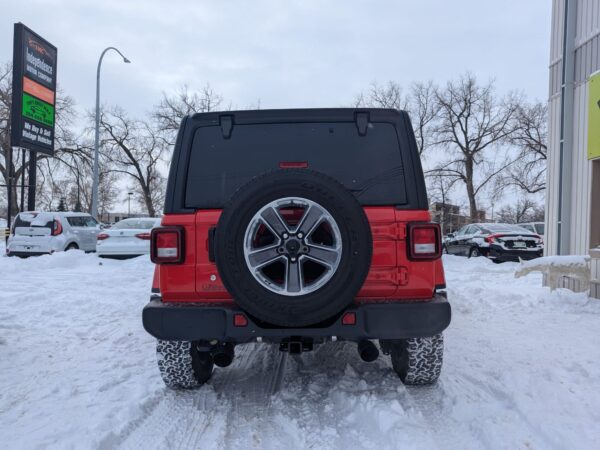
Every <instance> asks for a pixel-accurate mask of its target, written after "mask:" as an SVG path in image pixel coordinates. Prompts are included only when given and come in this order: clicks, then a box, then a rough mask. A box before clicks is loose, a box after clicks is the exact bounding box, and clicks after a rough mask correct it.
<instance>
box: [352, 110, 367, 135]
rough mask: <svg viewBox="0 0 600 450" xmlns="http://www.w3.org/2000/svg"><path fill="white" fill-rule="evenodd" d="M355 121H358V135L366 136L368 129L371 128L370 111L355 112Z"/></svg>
mask: <svg viewBox="0 0 600 450" xmlns="http://www.w3.org/2000/svg"><path fill="white" fill-rule="evenodd" d="M354 121H355V122H356V128H357V129H358V135H359V136H366V135H367V129H368V128H369V113H368V112H362V111H361V112H357V113H355V114H354Z"/></svg>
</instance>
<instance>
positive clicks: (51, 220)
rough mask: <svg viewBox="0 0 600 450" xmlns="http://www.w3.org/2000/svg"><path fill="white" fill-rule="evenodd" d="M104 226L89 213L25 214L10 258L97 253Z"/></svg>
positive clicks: (10, 247)
mask: <svg viewBox="0 0 600 450" xmlns="http://www.w3.org/2000/svg"><path fill="white" fill-rule="evenodd" d="M100 231H101V228H100V224H99V223H98V222H97V221H96V219H94V218H93V217H92V216H91V215H89V214H87V213H75V212H36V211H31V212H21V213H19V214H17V216H16V217H15V221H14V222H13V224H12V227H11V233H10V236H9V238H8V243H7V245H6V254H7V255H8V256H34V255H44V254H49V253H54V252H60V251H64V250H74V249H79V250H84V251H86V252H93V251H95V250H96V236H97V235H98V233H100Z"/></svg>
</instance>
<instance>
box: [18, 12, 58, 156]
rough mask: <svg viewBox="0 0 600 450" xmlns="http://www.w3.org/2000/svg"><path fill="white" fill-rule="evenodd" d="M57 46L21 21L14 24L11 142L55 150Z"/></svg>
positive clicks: (45, 149) (42, 151) (41, 149)
mask: <svg viewBox="0 0 600 450" xmlns="http://www.w3.org/2000/svg"><path fill="white" fill-rule="evenodd" d="M56 56H57V51H56V47H54V46H53V45H52V44H50V43H49V42H48V41H46V40H45V39H42V38H41V37H40V36H39V35H37V34H36V33H34V32H33V31H31V30H30V29H29V28H27V27H26V26H25V25H23V24H22V23H16V24H15V40H14V48H13V87H12V112H11V127H12V129H11V145H12V146H13V147H20V148H25V149H27V150H31V151H34V152H41V153H47V154H49V155H52V154H53V152H54V120H55V116H56V111H55V106H56Z"/></svg>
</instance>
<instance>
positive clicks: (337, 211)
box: [215, 169, 373, 327]
mask: <svg viewBox="0 0 600 450" xmlns="http://www.w3.org/2000/svg"><path fill="white" fill-rule="evenodd" d="M285 197H301V198H305V199H308V200H311V201H314V202H316V203H318V204H319V205H321V206H322V207H323V208H325V209H326V210H327V211H328V212H329V214H330V215H331V216H332V218H333V219H334V220H335V222H336V224H337V226H338V227H339V230H340V234H341V239H342V255H341V258H340V262H339V265H338V266H337V269H336V272H335V274H334V275H333V276H332V277H331V278H330V279H329V280H328V281H327V282H326V283H325V284H324V285H323V286H321V287H320V288H319V289H317V290H316V291H313V292H310V293H307V294H303V295H298V296H294V297H290V296H285V295H281V294H278V293H276V292H272V291H270V290H268V289H266V288H264V287H263V286H261V285H260V284H259V283H258V282H257V281H256V280H255V278H254V276H253V275H252V273H251V272H250V270H249V269H248V267H247V265H246V260H245V258H244V233H245V231H246V228H247V226H248V224H249V223H250V221H251V219H252V217H253V216H254V215H255V214H256V212H257V211H258V210H260V208H262V207H263V206H264V205H266V204H268V203H270V202H272V201H275V200H278V199H281V198H285ZM372 252H373V243H372V236H371V228H370V226H369V221H368V219H367V217H366V215H365V213H364V211H363V209H362V207H361V205H360V204H359V202H358V201H357V200H356V198H355V197H354V195H353V194H352V193H351V192H350V191H349V190H347V189H346V188H345V187H344V186H343V185H342V184H341V183H339V182H338V181H337V180H335V179H333V178H331V177H329V176H327V175H324V174H322V173H320V172H316V171H313V170H309V169H283V170H277V171H273V172H268V173H266V174H263V175H260V176H258V177H256V178H254V179H253V180H252V181H250V182H249V183H247V184H246V185H244V186H242V187H241V188H240V189H239V190H238V191H236V193H235V194H234V195H233V196H232V197H231V200H230V201H229V203H228V204H227V205H225V208H224V209H223V213H222V214H221V216H220V218H219V222H218V224H217V229H216V233H215V258H216V264H217V268H218V270H219V274H220V276H221V280H222V281H223V284H224V285H225V287H226V288H227V290H228V292H229V293H230V294H231V295H232V297H233V298H234V299H235V301H236V303H237V304H238V305H239V306H241V307H242V308H243V309H244V310H245V311H247V312H248V313H249V314H251V315H252V316H254V317H256V318H258V319H259V320H261V321H263V322H267V323H269V324H274V325H278V326H285V327H303V326H308V325H314V324H317V323H320V322H324V321H326V320H328V319H331V318H332V317H334V316H335V315H337V314H339V313H340V312H341V311H342V310H343V309H344V308H346V307H347V306H348V305H350V304H351V303H352V302H353V301H354V298H355V297H356V294H357V293H358V291H359V290H360V288H361V287H362V285H363V283H364V281H365V279H366V277H367V274H368V272H369V268H370V266H371V256H372Z"/></svg>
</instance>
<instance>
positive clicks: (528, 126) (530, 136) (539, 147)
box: [506, 102, 548, 194]
mask: <svg viewBox="0 0 600 450" xmlns="http://www.w3.org/2000/svg"><path fill="white" fill-rule="evenodd" d="M514 120H515V132H514V133H513V135H512V136H511V139H510V140H511V143H512V144H513V145H515V146H517V147H518V148H519V150H520V154H519V159H518V161H517V163H516V164H514V165H513V167H512V168H511V170H510V173H509V175H508V176H507V177H506V182H507V183H508V184H512V185H514V186H517V187H518V188H519V189H521V190H523V191H525V192H526V193H528V194H535V193H537V192H541V191H543V190H544V189H546V164H547V160H546V159H547V152H548V108H547V106H546V104H545V103H542V102H536V103H533V104H523V105H521V106H520V107H519V108H518V109H517V111H516V115H515V119H514Z"/></svg>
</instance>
